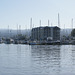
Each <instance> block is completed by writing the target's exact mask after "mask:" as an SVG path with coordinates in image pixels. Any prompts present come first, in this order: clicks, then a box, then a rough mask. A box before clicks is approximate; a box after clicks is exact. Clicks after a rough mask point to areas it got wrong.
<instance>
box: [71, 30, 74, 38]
mask: <svg viewBox="0 0 75 75" xmlns="http://www.w3.org/2000/svg"><path fill="white" fill-rule="evenodd" d="M71 36H73V37H75V29H73V30H72V32H71Z"/></svg>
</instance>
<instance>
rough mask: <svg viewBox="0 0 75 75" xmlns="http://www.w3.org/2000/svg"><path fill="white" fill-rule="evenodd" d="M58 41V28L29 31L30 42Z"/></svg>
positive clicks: (40, 28)
mask: <svg viewBox="0 0 75 75" xmlns="http://www.w3.org/2000/svg"><path fill="white" fill-rule="evenodd" d="M48 39H49V40H54V41H56V40H60V28H59V27H57V26H54V27H48V26H45V27H37V28H33V29H32V31H31V40H48Z"/></svg>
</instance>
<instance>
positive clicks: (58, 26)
mask: <svg viewBox="0 0 75 75" xmlns="http://www.w3.org/2000/svg"><path fill="white" fill-rule="evenodd" d="M58 27H59V28H60V18H59V13H58Z"/></svg>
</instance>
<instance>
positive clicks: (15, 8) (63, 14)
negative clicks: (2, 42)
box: [0, 0, 75, 29]
mask: <svg viewBox="0 0 75 75" xmlns="http://www.w3.org/2000/svg"><path fill="white" fill-rule="evenodd" d="M74 7H75V0H0V29H7V28H8V25H9V28H10V29H17V25H18V27H19V25H21V29H29V28H30V19H31V18H32V26H33V25H34V27H37V26H40V20H41V26H45V25H49V26H51V25H53V26H55V25H57V26H58V13H59V18H60V28H72V21H73V28H75V21H74V20H75V10H74ZM72 19H73V20H72Z"/></svg>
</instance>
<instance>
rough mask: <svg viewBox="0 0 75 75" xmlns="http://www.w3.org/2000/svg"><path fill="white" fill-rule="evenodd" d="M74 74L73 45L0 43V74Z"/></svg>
mask: <svg viewBox="0 0 75 75" xmlns="http://www.w3.org/2000/svg"><path fill="white" fill-rule="evenodd" d="M64 74H66V75H75V46H74V45H54V46H53V45H32V46H30V45H14V44H10V45H9V44H7V45H6V44H0V75H64Z"/></svg>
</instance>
